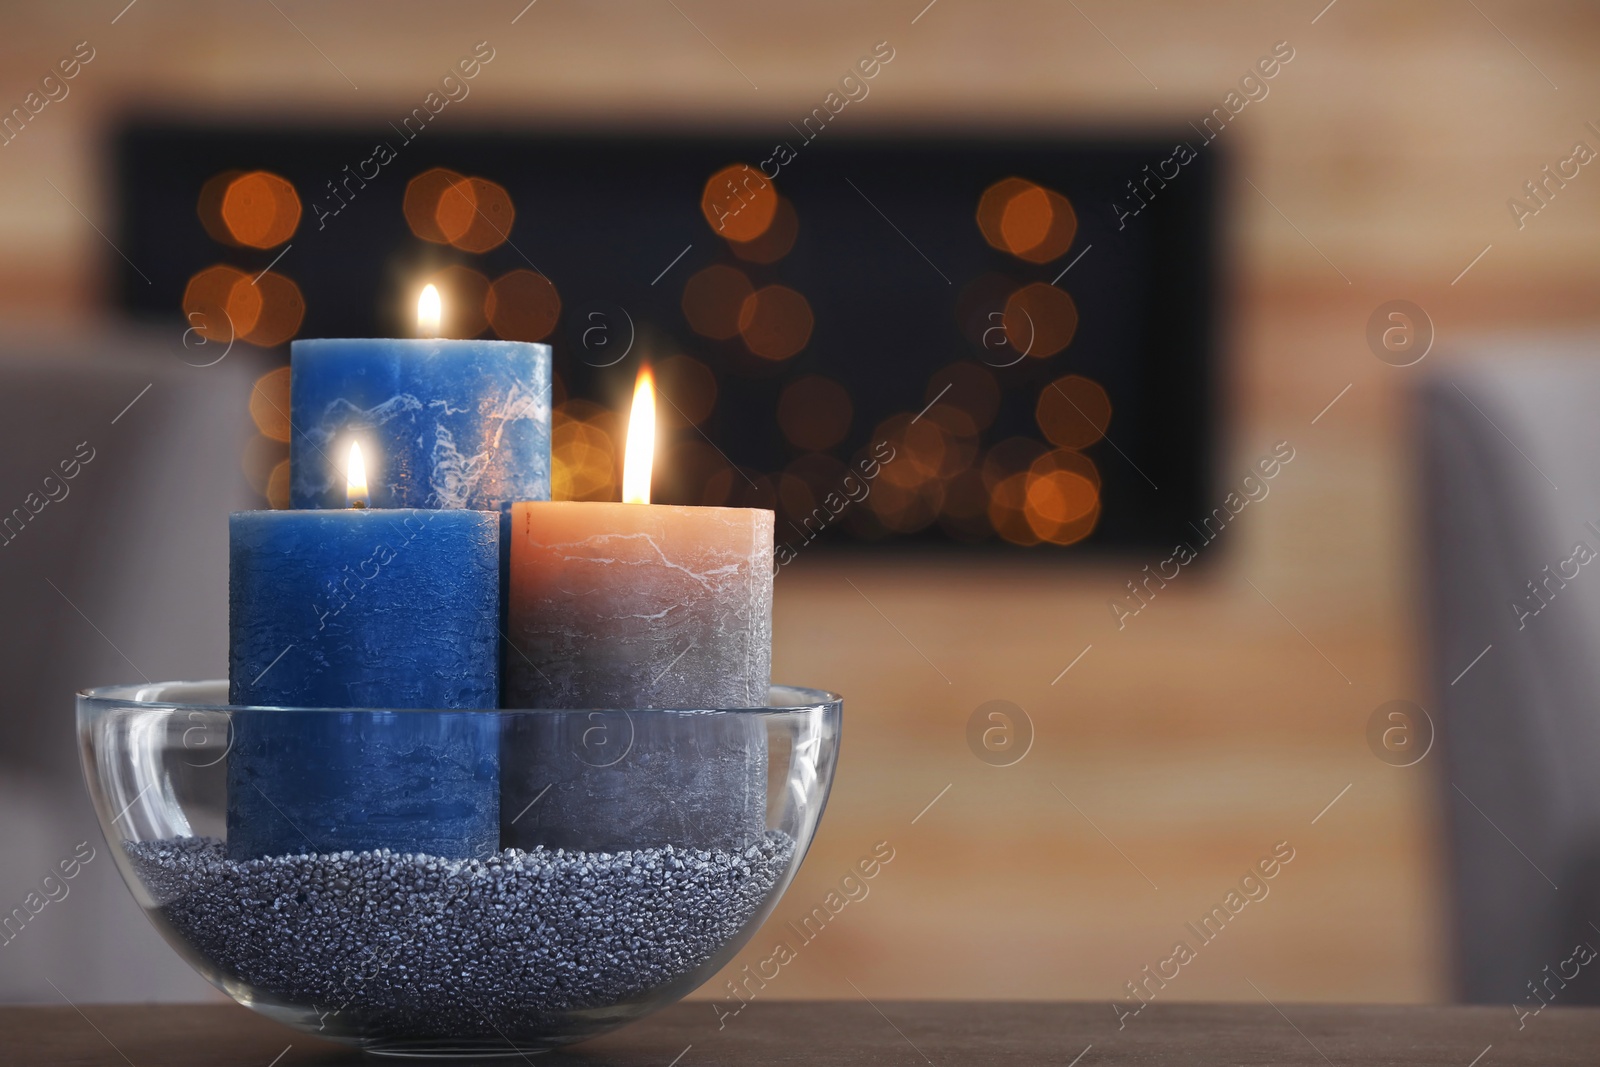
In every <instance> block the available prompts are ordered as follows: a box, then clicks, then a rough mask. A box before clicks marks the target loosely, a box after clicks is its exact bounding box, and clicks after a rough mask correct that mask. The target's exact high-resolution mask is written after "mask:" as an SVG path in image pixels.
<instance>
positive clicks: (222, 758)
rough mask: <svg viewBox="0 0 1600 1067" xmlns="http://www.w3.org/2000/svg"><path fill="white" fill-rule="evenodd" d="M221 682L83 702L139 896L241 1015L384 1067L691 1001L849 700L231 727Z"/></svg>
mask: <svg viewBox="0 0 1600 1067" xmlns="http://www.w3.org/2000/svg"><path fill="white" fill-rule="evenodd" d="M226 696H227V683H225V682H220V681H214V682H168V683H158V684H149V685H126V686H108V687H105V688H100V689H91V690H87V691H85V692H81V693H79V694H78V738H79V744H80V746H81V750H82V756H83V764H84V775H85V777H86V778H87V780H88V786H89V793H90V796H91V797H92V798H93V801H94V806H95V810H96V812H97V813H98V815H99V818H100V826H101V829H102V830H103V831H104V832H105V836H106V840H107V842H108V843H109V844H110V846H111V852H112V855H113V856H114V857H115V859H116V863H117V867H118V869H119V870H120V871H121V872H122V876H123V879H124V880H125V881H126V882H127V883H128V887H129V889H131V890H132V892H133V895H134V897H135V898H136V899H137V900H138V901H139V904H140V906H141V907H142V908H143V909H144V911H145V914H146V915H148V916H149V918H150V920H151V921H152V922H153V923H154V924H155V925H156V928H157V929H158V930H160V931H161V933H162V935H163V936H165V937H166V939H167V940H168V941H169V942H170V943H171V944H172V946H173V947H174V948H175V949H176V950H177V951H178V953H179V954H180V955H182V956H183V957H184V959H186V960H187V961H188V962H189V963H190V965H192V966H193V967H194V968H195V969H196V970H197V971H199V972H200V973H201V974H202V975H204V976H205V977H206V979H207V980H209V981H210V982H211V983H212V984H214V985H215V986H217V988H219V989H221V990H223V991H224V992H225V993H227V994H228V995H229V996H231V997H233V998H234V999H235V1000H237V1001H238V1002H239V1003H241V1004H244V1005H245V1006H247V1007H250V1008H253V1009H255V1010H256V1011H259V1012H261V1013H262V1014H264V1015H267V1016H269V1017H271V1018H274V1019H277V1020H278V1021H280V1022H282V1023H285V1024H287V1025H289V1026H291V1027H295V1028H297V1029H300V1030H303V1031H306V1032H310V1033H314V1034H317V1035H319V1036H322V1037H325V1038H331V1039H334V1040H338V1041H344V1042H347V1043H350V1044H354V1045H359V1046H361V1047H362V1048H364V1049H366V1050H368V1051H370V1052H375V1053H390V1054H396V1055H412V1056H416V1055H438V1056H474V1055H477V1056H492V1055H520V1054H523V1053H526V1052H531V1051H536V1050H541V1049H547V1048H552V1047H554V1046H557V1045H562V1044H567V1043H569V1042H573V1041H581V1040H583V1039H585V1038H588V1037H592V1036H594V1035H596V1034H599V1033H602V1032H604V1031H606V1030H610V1029H613V1028H615V1027H617V1026H621V1025H623V1024H625V1023H628V1022H631V1021H632V1020H634V1019H637V1018H639V1017H640V1016H643V1015H645V1014H647V1013H649V1012H651V1011H654V1010H655V1009H657V1008H660V1007H664V1006H665V1005H667V1004H670V1003H672V1002H673V1001H676V1000H677V999H679V998H680V997H682V996H683V995H685V994H686V993H688V992H689V991H690V990H692V989H694V988H695V987H696V986H698V985H700V984H701V983H702V982H704V981H705V980H706V979H707V978H709V977H711V975H713V974H715V973H716V972H717V970H718V969H720V968H721V967H722V966H723V965H724V964H726V963H727V962H728V960H729V959H731V958H732V957H733V955H734V954H735V953H736V952H737V951H738V950H739V949H740V948H741V947H742V946H743V945H744V944H745V942H746V941H747V940H748V939H749V938H750V936H751V935H752V934H753V933H754V932H755V931H756V929H757V927H759V926H760V924H761V922H762V921H763V920H764V919H765V918H766V917H767V915H768V914H769V913H770V912H771V911H772V908H773V906H774V905H775V904H776V903H777V901H778V898H779V897H780V896H781V895H782V894H783V891H784V890H785V889H786V888H787V887H788V885H789V881H790V879H791V878H793V876H794V873H795V870H796V869H797V868H798V867H799V865H800V861H801V859H802V858H803V857H804V855H805V852H806V849H807V847H808V846H809V845H810V843H811V838H812V835H813V834H814V833H815V832H816V828H817V822H818V820H819V819H820V818H821V816H822V810H823V807H824V805H825V803H826V802H827V798H828V788H829V785H830V784H831V782H832V779H833V771H834V765H835V762H836V759H837V756H838V746H839V728H840V718H841V712H842V702H841V701H840V699H839V697H837V696H836V695H834V694H831V693H825V692H821V691H818V690H813V689H797V688H789V687H784V686H774V687H773V688H772V691H771V696H770V703H769V706H768V707H764V708H722V709H638V710H628V711H589V710H575V711H548V710H533V711H410V710H407V711H393V710H383V709H337V710H333V709H306V708H242V707H230V706H228V705H226V704H225V703H223V701H225V700H226Z"/></svg>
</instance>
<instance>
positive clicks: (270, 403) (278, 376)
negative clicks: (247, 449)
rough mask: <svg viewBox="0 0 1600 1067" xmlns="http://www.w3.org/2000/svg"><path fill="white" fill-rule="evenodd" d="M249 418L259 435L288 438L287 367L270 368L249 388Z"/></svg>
mask: <svg viewBox="0 0 1600 1067" xmlns="http://www.w3.org/2000/svg"><path fill="white" fill-rule="evenodd" d="M250 418H251V420H252V421H253V422H255V424H256V429H258V430H260V431H261V436H263V437H265V438H267V439H269V440H272V441H288V440H289V429H290V427H289V368H288V367H279V368H278V369H277V370H270V371H268V372H267V373H265V374H263V375H262V376H261V377H259V378H257V379H256V384H255V385H254V386H252V387H251V389H250Z"/></svg>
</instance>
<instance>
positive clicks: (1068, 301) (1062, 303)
mask: <svg viewBox="0 0 1600 1067" xmlns="http://www.w3.org/2000/svg"><path fill="white" fill-rule="evenodd" d="M1001 321H1002V322H1003V324H1004V326H1005V332H1006V338H1007V340H1009V341H1010V342H1011V346H1012V347H1013V348H1015V349H1016V350H1017V351H1019V352H1021V353H1023V354H1024V355H1028V356H1032V357H1033V358H1034V359H1046V358H1048V357H1050V356H1053V355H1055V354H1056V353H1057V352H1059V351H1061V350H1062V349H1063V348H1066V347H1067V345H1069V344H1071V343H1072V336H1073V334H1075V333H1077V332H1078V306H1077V305H1076V304H1074V303H1073V302H1072V297H1071V296H1070V295H1069V294H1068V293H1067V291H1066V290H1064V289H1057V288H1056V287H1055V286H1053V285H1048V284H1046V283H1045V282H1034V283H1033V284H1032V285H1025V286H1023V287H1022V288H1021V289H1018V290H1017V291H1016V292H1014V293H1012V294H1011V297H1010V299H1008V300H1007V301H1006V309H1005V313H1004V315H1003V316H1002V320H1001Z"/></svg>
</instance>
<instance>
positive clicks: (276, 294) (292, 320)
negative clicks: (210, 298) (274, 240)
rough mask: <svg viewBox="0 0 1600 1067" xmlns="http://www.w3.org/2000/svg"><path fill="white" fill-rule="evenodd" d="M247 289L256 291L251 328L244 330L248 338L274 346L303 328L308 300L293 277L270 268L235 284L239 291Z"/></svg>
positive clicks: (245, 299)
mask: <svg viewBox="0 0 1600 1067" xmlns="http://www.w3.org/2000/svg"><path fill="white" fill-rule="evenodd" d="M247 290H253V291H254V292H255V293H256V305H255V306H256V314H255V322H254V323H253V324H252V325H251V327H250V329H249V330H248V331H246V332H245V333H244V334H241V337H242V338H243V339H244V340H245V341H246V342H248V343H250V344H253V345H259V346H261V347H262V348H271V347H273V346H274V345H281V344H283V343H284V342H285V341H287V340H289V339H290V338H291V337H293V336H294V335H295V334H297V333H299V332H300V324H301V323H302V322H304V321H305V317H306V300H305V297H304V296H302V295H301V293H300V287H299V286H298V285H296V284H295V283H294V281H293V280H292V279H290V278H286V277H284V276H283V275H281V274H278V273H277V272H276V271H270V270H269V271H267V272H266V273H264V274H262V275H261V276H260V277H259V278H256V279H254V280H253V281H244V282H240V283H238V284H236V285H235V286H234V292H235V293H237V294H245V293H246V291H247ZM239 299H240V301H241V302H242V301H248V300H249V297H248V296H245V295H241V297H240V298H239Z"/></svg>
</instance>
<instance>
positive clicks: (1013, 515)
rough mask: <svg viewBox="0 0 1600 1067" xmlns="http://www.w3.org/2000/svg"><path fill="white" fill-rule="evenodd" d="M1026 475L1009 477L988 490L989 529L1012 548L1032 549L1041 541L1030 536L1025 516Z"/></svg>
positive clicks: (1026, 501)
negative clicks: (1017, 546) (1023, 546)
mask: <svg viewBox="0 0 1600 1067" xmlns="http://www.w3.org/2000/svg"><path fill="white" fill-rule="evenodd" d="M1027 504H1028V475H1027V474H1026V473H1025V472H1024V473H1018V474H1012V475H1008V476H1007V477H1005V478H1003V479H1001V481H1000V482H999V483H998V484H997V485H995V487H994V488H993V489H992V490H990V493H989V525H991V526H993V527H994V531H995V533H997V534H999V535H1000V536H1001V537H1003V538H1004V539H1005V540H1007V541H1010V542H1011V543H1012V544H1014V545H1036V544H1038V543H1039V542H1040V541H1041V540H1043V538H1041V537H1040V536H1039V535H1038V534H1037V533H1035V532H1034V529H1033V525H1032V524H1031V523H1029V522H1028V516H1027V513H1026V509H1027Z"/></svg>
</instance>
